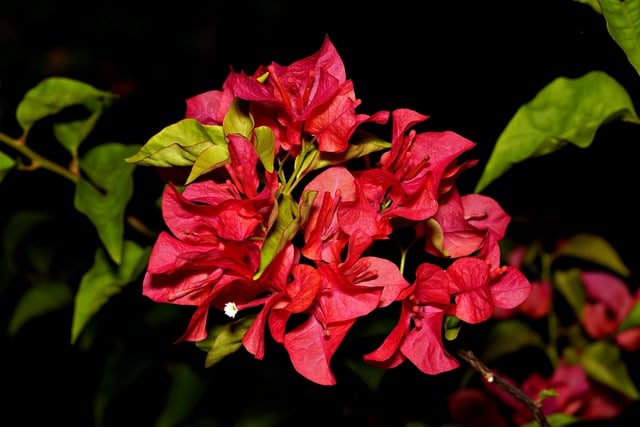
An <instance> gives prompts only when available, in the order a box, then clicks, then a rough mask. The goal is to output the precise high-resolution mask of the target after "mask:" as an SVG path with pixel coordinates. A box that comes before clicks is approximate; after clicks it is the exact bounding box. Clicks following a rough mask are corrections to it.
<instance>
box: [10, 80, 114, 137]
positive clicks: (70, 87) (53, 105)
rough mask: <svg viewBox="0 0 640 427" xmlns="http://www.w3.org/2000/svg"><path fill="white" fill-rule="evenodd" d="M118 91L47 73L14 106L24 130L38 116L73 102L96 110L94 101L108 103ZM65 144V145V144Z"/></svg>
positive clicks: (45, 114) (72, 104) (49, 113)
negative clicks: (114, 92) (47, 74)
mask: <svg viewBox="0 0 640 427" xmlns="http://www.w3.org/2000/svg"><path fill="white" fill-rule="evenodd" d="M115 98H117V95H115V94H113V93H110V92H106V91H102V90H99V89H96V88H95V87H93V86H91V85H89V84H86V83H83V82H80V81H77V80H73V79H69V78H65V77H49V78H47V79H44V80H43V81H42V82H40V83H39V84H38V85H37V86H36V87H34V88H32V89H30V90H29V91H28V92H27V93H26V95H25V96H24V98H23V99H22V101H21V102H20V104H18V108H17V110H16V119H17V120H18V123H19V124H20V126H21V127H22V129H23V130H24V131H25V132H26V131H28V130H29V129H30V128H31V126H33V124H34V123H35V122H37V121H38V120H41V119H43V118H45V117H47V116H51V115H53V114H56V113H59V112H60V111H62V110H64V109H65V108H68V107H71V106H74V105H84V106H85V107H87V108H88V109H89V110H90V111H97V110H98V108H97V105H98V104H96V101H99V103H100V104H102V105H108V104H109V103H111V101H112V100H113V99H115ZM67 148H68V147H67Z"/></svg>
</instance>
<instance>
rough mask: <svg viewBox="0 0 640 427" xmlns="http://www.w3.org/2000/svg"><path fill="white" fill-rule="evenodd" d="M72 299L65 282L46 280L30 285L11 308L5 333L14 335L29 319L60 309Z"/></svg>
mask: <svg viewBox="0 0 640 427" xmlns="http://www.w3.org/2000/svg"><path fill="white" fill-rule="evenodd" d="M72 300H73V293H72V292H71V289H70V288H69V285H67V284H66V283H56V282H46V283H40V284H38V285H35V286H31V287H30V288H29V289H27V291H26V292H25V293H24V294H23V295H22V297H21V298H20V301H19V302H18V304H17V305H16V307H15V309H14V310H13V314H12V316H11V321H10V323H9V327H8V329H7V334H8V335H15V334H16V333H17V332H18V331H19V330H20V328H21V327H22V326H23V325H24V324H25V323H27V322H28V321H29V320H31V319H33V318H35V317H40V316H43V315H45V314H49V313H51V312H54V311H57V310H60V309H61V308H63V307H65V306H67V305H69V304H70V303H71V301H72Z"/></svg>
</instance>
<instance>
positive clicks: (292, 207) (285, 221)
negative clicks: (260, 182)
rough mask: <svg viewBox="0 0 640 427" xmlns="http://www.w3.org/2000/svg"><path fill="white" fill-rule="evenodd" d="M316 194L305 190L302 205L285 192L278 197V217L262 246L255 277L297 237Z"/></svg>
mask: <svg viewBox="0 0 640 427" xmlns="http://www.w3.org/2000/svg"><path fill="white" fill-rule="evenodd" d="M316 194H317V193H316V192H311V191H305V192H304V193H303V194H302V199H301V202H300V206H298V204H297V203H296V201H295V200H294V199H293V197H291V196H290V195H286V194H283V195H282V197H280V198H279V199H278V202H277V203H276V206H274V209H276V212H277V214H278V217H277V219H276V222H275V224H274V225H273V227H271V229H270V230H269V233H268V234H267V237H266V238H265V240H264V244H263V245H262V248H260V268H259V269H258V271H257V273H256V274H254V279H257V278H258V277H260V276H261V275H262V273H263V272H264V270H265V269H266V268H267V266H268V265H269V264H270V263H271V261H273V259H274V258H275V256H276V255H277V254H278V253H279V252H280V251H281V250H282V248H284V247H285V245H286V244H287V242H289V241H291V239H293V238H294V237H295V235H296V233H297V232H298V228H299V226H300V224H302V223H304V222H305V221H306V218H307V215H308V213H309V210H310V208H311V204H312V203H313V199H314V198H315V196H316Z"/></svg>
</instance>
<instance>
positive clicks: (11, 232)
mask: <svg viewBox="0 0 640 427" xmlns="http://www.w3.org/2000/svg"><path fill="white" fill-rule="evenodd" d="M52 217H53V216H52V214H51V213H50V212H45V211H36V210H19V211H16V212H14V213H13V214H12V215H11V216H10V217H9V218H8V219H7V220H6V222H5V223H4V224H3V228H2V252H1V253H2V254H3V255H4V257H5V258H6V260H7V261H8V265H9V266H10V268H11V269H12V270H14V269H17V268H18V267H17V258H18V254H17V250H18V247H19V245H20V243H21V242H22V241H23V240H24V239H26V238H27V236H28V234H29V232H31V231H32V230H33V229H34V228H35V227H37V226H38V225H40V224H43V223H45V222H47V221H50V220H51V219H52ZM13 272H14V271H11V273H13Z"/></svg>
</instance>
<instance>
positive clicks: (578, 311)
mask: <svg viewBox="0 0 640 427" xmlns="http://www.w3.org/2000/svg"><path fill="white" fill-rule="evenodd" d="M553 283H554V286H555V288H556V289H557V290H558V292H560V294H562V296H563V297H564V298H565V299H566V300H567V302H568V303H569V305H570V306H571V308H572V309H573V315H574V316H575V318H576V319H581V318H582V310H583V309H584V304H585V302H586V300H587V296H586V293H585V289H584V284H583V283H582V279H581V278H580V270H579V269H577V268H572V269H569V270H556V271H555V272H554V273H553Z"/></svg>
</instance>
